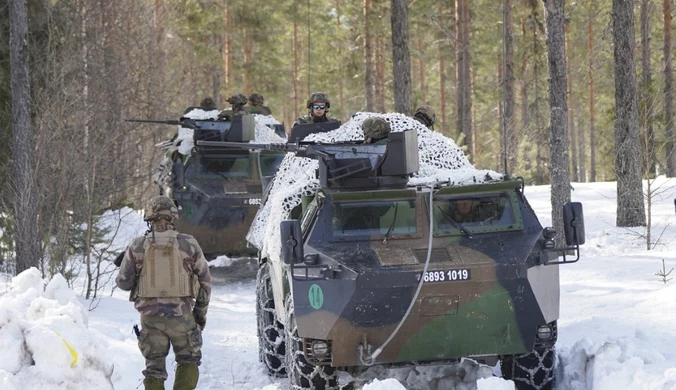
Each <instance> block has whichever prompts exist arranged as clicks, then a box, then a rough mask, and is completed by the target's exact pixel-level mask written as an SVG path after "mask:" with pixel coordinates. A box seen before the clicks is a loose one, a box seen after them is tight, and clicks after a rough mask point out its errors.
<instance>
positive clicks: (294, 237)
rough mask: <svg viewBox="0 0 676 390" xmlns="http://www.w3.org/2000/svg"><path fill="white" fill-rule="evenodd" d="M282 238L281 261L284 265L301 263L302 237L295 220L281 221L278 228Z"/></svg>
mask: <svg viewBox="0 0 676 390" xmlns="http://www.w3.org/2000/svg"><path fill="white" fill-rule="evenodd" d="M279 228H280V230H281V237H282V261H284V263H286V264H293V263H301V262H303V257H304V256H303V255H304V251H303V235H302V233H301V230H300V222H299V221H298V220H297V219H291V220H288V221H282V222H281V224H280V226H279Z"/></svg>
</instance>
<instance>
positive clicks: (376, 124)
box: [361, 117, 392, 145]
mask: <svg viewBox="0 0 676 390" xmlns="http://www.w3.org/2000/svg"><path fill="white" fill-rule="evenodd" d="M361 128H362V131H364V143H365V144H376V145H380V144H385V143H387V135H388V134H390V131H392V128H391V127H390V124H389V123H388V122H387V121H386V120H385V119H383V118H378V117H374V118H366V119H365V120H364V122H363V123H362V125H361Z"/></svg>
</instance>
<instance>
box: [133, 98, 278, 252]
mask: <svg viewBox="0 0 676 390" xmlns="http://www.w3.org/2000/svg"><path fill="white" fill-rule="evenodd" d="M217 114H218V111H213V112H212V113H211V114H210V113H209V112H204V111H202V110H198V109H197V110H189V111H188V112H186V113H185V114H184V116H183V117H181V119H180V120H178V121H138V120H136V121H137V122H151V123H164V124H174V125H179V126H180V129H179V132H178V134H177V136H176V137H175V138H174V139H173V140H170V141H166V142H163V143H160V144H158V145H157V146H158V147H160V148H161V149H162V150H164V151H165V159H164V161H163V162H162V163H161V164H160V166H159V168H158V170H157V171H156V173H155V175H154V180H155V182H156V183H157V184H158V186H159V187H160V192H161V193H163V194H166V195H168V196H170V197H171V198H172V199H174V201H175V202H176V204H177V206H178V210H179V219H178V221H177V222H176V228H177V229H178V230H179V231H181V232H184V233H187V234H191V235H192V236H194V237H195V238H196V239H197V241H198V242H199V243H200V245H201V247H202V250H203V251H204V255H205V256H206V257H207V259H213V258H215V257H217V256H219V255H227V256H253V255H255V253H256V249H255V248H251V247H249V246H248V245H247V244H246V240H245V236H246V233H247V232H248V230H249V226H250V225H251V222H252V221H253V218H254V216H255V215H256V212H257V211H258V208H259V207H260V204H261V198H262V194H263V192H264V187H265V185H266V184H267V183H269V180H270V179H271V178H272V176H274V173H275V171H276V169H277V166H278V165H279V163H280V162H281V159H282V157H283V154H280V153H277V152H265V151H263V152H260V151H249V150H243V149H239V148H217V149H215V148H210V147H204V146H200V145H198V144H196V143H197V141H200V140H220V141H229V142H233V143H248V142H250V141H253V140H255V139H256V136H257V135H258V136H259V138H261V137H262V138H264V140H267V141H270V140H273V141H276V142H283V141H284V140H285V138H283V137H280V136H279V134H282V135H284V129H283V125H280V124H272V123H270V124H268V125H265V124H257V123H256V121H255V117H254V115H233V116H230V117H228V118H227V119H223V118H216V115H217ZM280 127H281V129H280ZM260 133H263V134H260Z"/></svg>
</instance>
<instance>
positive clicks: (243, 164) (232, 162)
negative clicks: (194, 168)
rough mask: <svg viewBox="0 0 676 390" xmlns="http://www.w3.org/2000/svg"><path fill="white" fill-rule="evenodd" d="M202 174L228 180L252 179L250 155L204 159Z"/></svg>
mask: <svg viewBox="0 0 676 390" xmlns="http://www.w3.org/2000/svg"><path fill="white" fill-rule="evenodd" d="M201 166H202V173H206V174H212V175H214V174H215V175H219V176H221V177H228V178H238V177H243V178H248V177H251V161H250V160H249V156H248V155H244V156H223V157H219V158H215V159H202V161H201Z"/></svg>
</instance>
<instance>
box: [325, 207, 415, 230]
mask: <svg viewBox="0 0 676 390" xmlns="http://www.w3.org/2000/svg"><path fill="white" fill-rule="evenodd" d="M332 226H333V236H334V237H338V238H349V237H357V236H361V237H363V236H370V237H371V238H382V237H395V236H401V235H411V234H414V233H416V231H417V226H416V215H415V201H414V200H395V201H378V202H349V203H348V202H345V203H336V204H334V205H333V223H332Z"/></svg>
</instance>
